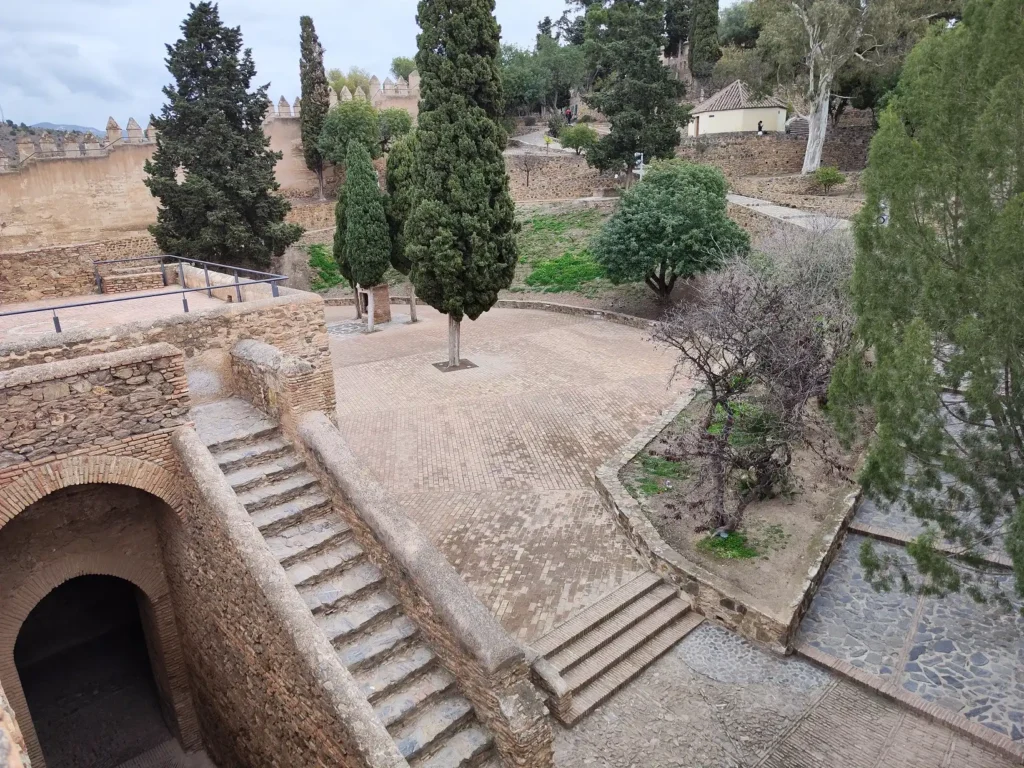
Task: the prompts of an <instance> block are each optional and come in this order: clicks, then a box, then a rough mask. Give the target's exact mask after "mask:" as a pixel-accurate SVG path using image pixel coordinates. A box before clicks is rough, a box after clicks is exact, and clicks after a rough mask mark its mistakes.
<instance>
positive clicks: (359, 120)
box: [318, 99, 381, 165]
mask: <svg viewBox="0 0 1024 768" xmlns="http://www.w3.org/2000/svg"><path fill="white" fill-rule="evenodd" d="M353 140H355V141H358V142H359V143H360V144H362V145H363V146H364V147H366V150H367V151H368V152H369V153H370V156H371V157H373V158H377V157H380V155H381V136H380V118H379V117H378V116H377V110H376V109H375V108H374V106H373V105H372V104H371V103H370V102H368V101H366V100H365V99H352V101H343V102H341V103H340V104H338V105H337V106H336V107H334V109H332V110H331V111H330V112H328V113H327V119H326V120H325V121H324V127H323V130H322V131H321V132H320V141H319V143H318V146H319V148H320V153H321V154H322V155H323V156H324V159H326V160H328V161H330V162H332V163H334V164H335V165H344V164H345V161H346V159H347V158H348V145H349V142H351V141H353Z"/></svg>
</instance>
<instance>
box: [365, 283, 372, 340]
mask: <svg viewBox="0 0 1024 768" xmlns="http://www.w3.org/2000/svg"><path fill="white" fill-rule="evenodd" d="M366 332H367V333H373V289H372V288H371V289H370V290H368V291H367V292H366Z"/></svg>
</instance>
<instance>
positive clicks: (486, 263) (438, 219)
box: [405, 0, 518, 367]
mask: <svg viewBox="0 0 1024 768" xmlns="http://www.w3.org/2000/svg"><path fill="white" fill-rule="evenodd" d="M417 21H418V22H419V25H420V29H421V32H420V34H419V36H418V38H417V43H418V46H419V50H418V52H417V54H416V66H417V69H418V70H419V73H420V77H421V81H420V110H419V127H418V129H417V131H416V136H417V139H416V152H415V154H414V159H413V178H412V187H413V200H414V207H413V212H412V214H411V215H410V216H409V219H408V221H407V223H406V228H405V234H406V246H405V247H406V253H407V254H408V257H409V260H410V262H411V263H412V272H411V277H412V282H413V284H414V285H415V286H416V290H417V291H418V292H419V294H420V296H421V297H422V298H423V300H424V301H426V302H427V303H428V304H430V305H431V306H432V307H434V308H435V309H437V310H438V311H440V312H442V313H444V314H447V315H448V321H449V334H448V340H449V344H448V365H449V367H455V366H458V365H459V335H460V334H459V331H460V328H461V326H460V323H461V322H462V318H463V317H467V316H468V317H469V318H470V319H471V320H475V319H476V318H478V317H479V316H480V315H481V314H482V313H484V312H486V311H487V310H488V309H490V308H491V307H492V306H494V303H495V302H496V301H497V300H498V291H500V290H502V289H503V288H507V287H508V286H509V285H510V284H511V283H512V277H513V274H514V272H515V265H516V239H515V238H516V232H517V230H518V225H517V224H516V220H515V206H514V204H513V202H512V198H511V196H510V195H509V191H508V176H507V174H506V173H505V158H504V156H503V155H502V152H503V150H504V149H505V145H506V142H507V140H508V137H507V136H506V134H505V132H504V130H503V129H502V128H501V126H500V125H499V123H498V120H499V118H500V117H501V114H502V109H503V106H504V105H503V103H502V102H503V99H502V88H501V76H500V74H499V69H498V51H499V38H500V30H499V27H498V23H497V21H496V20H495V18H494V0H420V3H419V10H418V13H417Z"/></svg>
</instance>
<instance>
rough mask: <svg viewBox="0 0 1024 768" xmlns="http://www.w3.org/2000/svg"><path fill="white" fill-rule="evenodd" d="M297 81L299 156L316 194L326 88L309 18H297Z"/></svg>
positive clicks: (321, 166)
mask: <svg viewBox="0 0 1024 768" xmlns="http://www.w3.org/2000/svg"><path fill="white" fill-rule="evenodd" d="M299 28H300V30H301V33H300V37H299V48H300V51H301V54H300V58H299V80H300V81H301V85H302V98H301V101H300V102H299V105H300V108H301V111H300V113H299V122H300V125H301V129H302V157H303V159H304V160H305V161H306V167H307V168H309V170H311V171H313V173H315V174H316V175H317V179H318V180H319V182H320V194H321V196H322V195H323V192H324V157H323V155H322V154H321V153H320V147H319V146H318V142H319V140H320V133H321V132H322V131H323V127H324V121H325V120H326V119H327V110H328V109H330V87H329V86H328V85H327V75H326V74H325V73H324V48H323V46H322V45H320V39H319V38H318V37H317V35H316V28H315V27H314V26H313V19H311V18H310V17H309V16H302V17H300V18H299Z"/></svg>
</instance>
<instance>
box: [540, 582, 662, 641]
mask: <svg viewBox="0 0 1024 768" xmlns="http://www.w3.org/2000/svg"><path fill="white" fill-rule="evenodd" d="M661 583H662V582H661V579H659V578H658V577H657V576H655V575H654V574H653V573H652V572H650V571H645V572H644V573H642V574H640V575H639V576H637V577H636V578H635V579H633V580H632V581H630V582H628V583H626V584H623V585H622V586H621V587H619V588H618V589H617V590H615V591H614V592H611V593H609V594H607V595H605V596H604V597H602V598H601V599H600V600H598V601H597V602H596V603H594V604H593V605H591V606H589V607H588V608H584V609H583V610H582V611H580V612H579V613H577V614H576V615H575V616H573V617H572V618H571V619H569V620H568V621H567V622H565V623H564V624H561V625H559V626H557V627H555V628H554V629H553V630H551V631H550V632H548V634H546V635H544V637H542V638H540V639H539V640H537V641H536V642H534V643H533V648H534V650H536V651H537V652H538V653H540V655H541V656H544V657H548V656H550V655H551V654H553V653H557V652H558V651H560V650H562V649H563V648H564V647H565V646H567V645H568V644H569V643H571V642H572V641H573V640H575V639H576V638H578V637H580V636H581V635H582V634H584V633H585V632H586V631H587V630H589V629H590V628H591V627H593V626H595V625H596V624H599V623H600V622H602V621H604V620H605V619H607V618H608V617H609V616H611V615H612V614H614V613H615V612H616V611H619V610H621V609H622V608H623V607H624V606H626V605H628V604H629V603H631V602H633V601H634V600H636V599H637V598H638V597H641V596H642V595H645V594H647V593H648V592H650V591H651V590H652V589H654V588H655V587H656V586H658V585H659V584H661Z"/></svg>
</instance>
